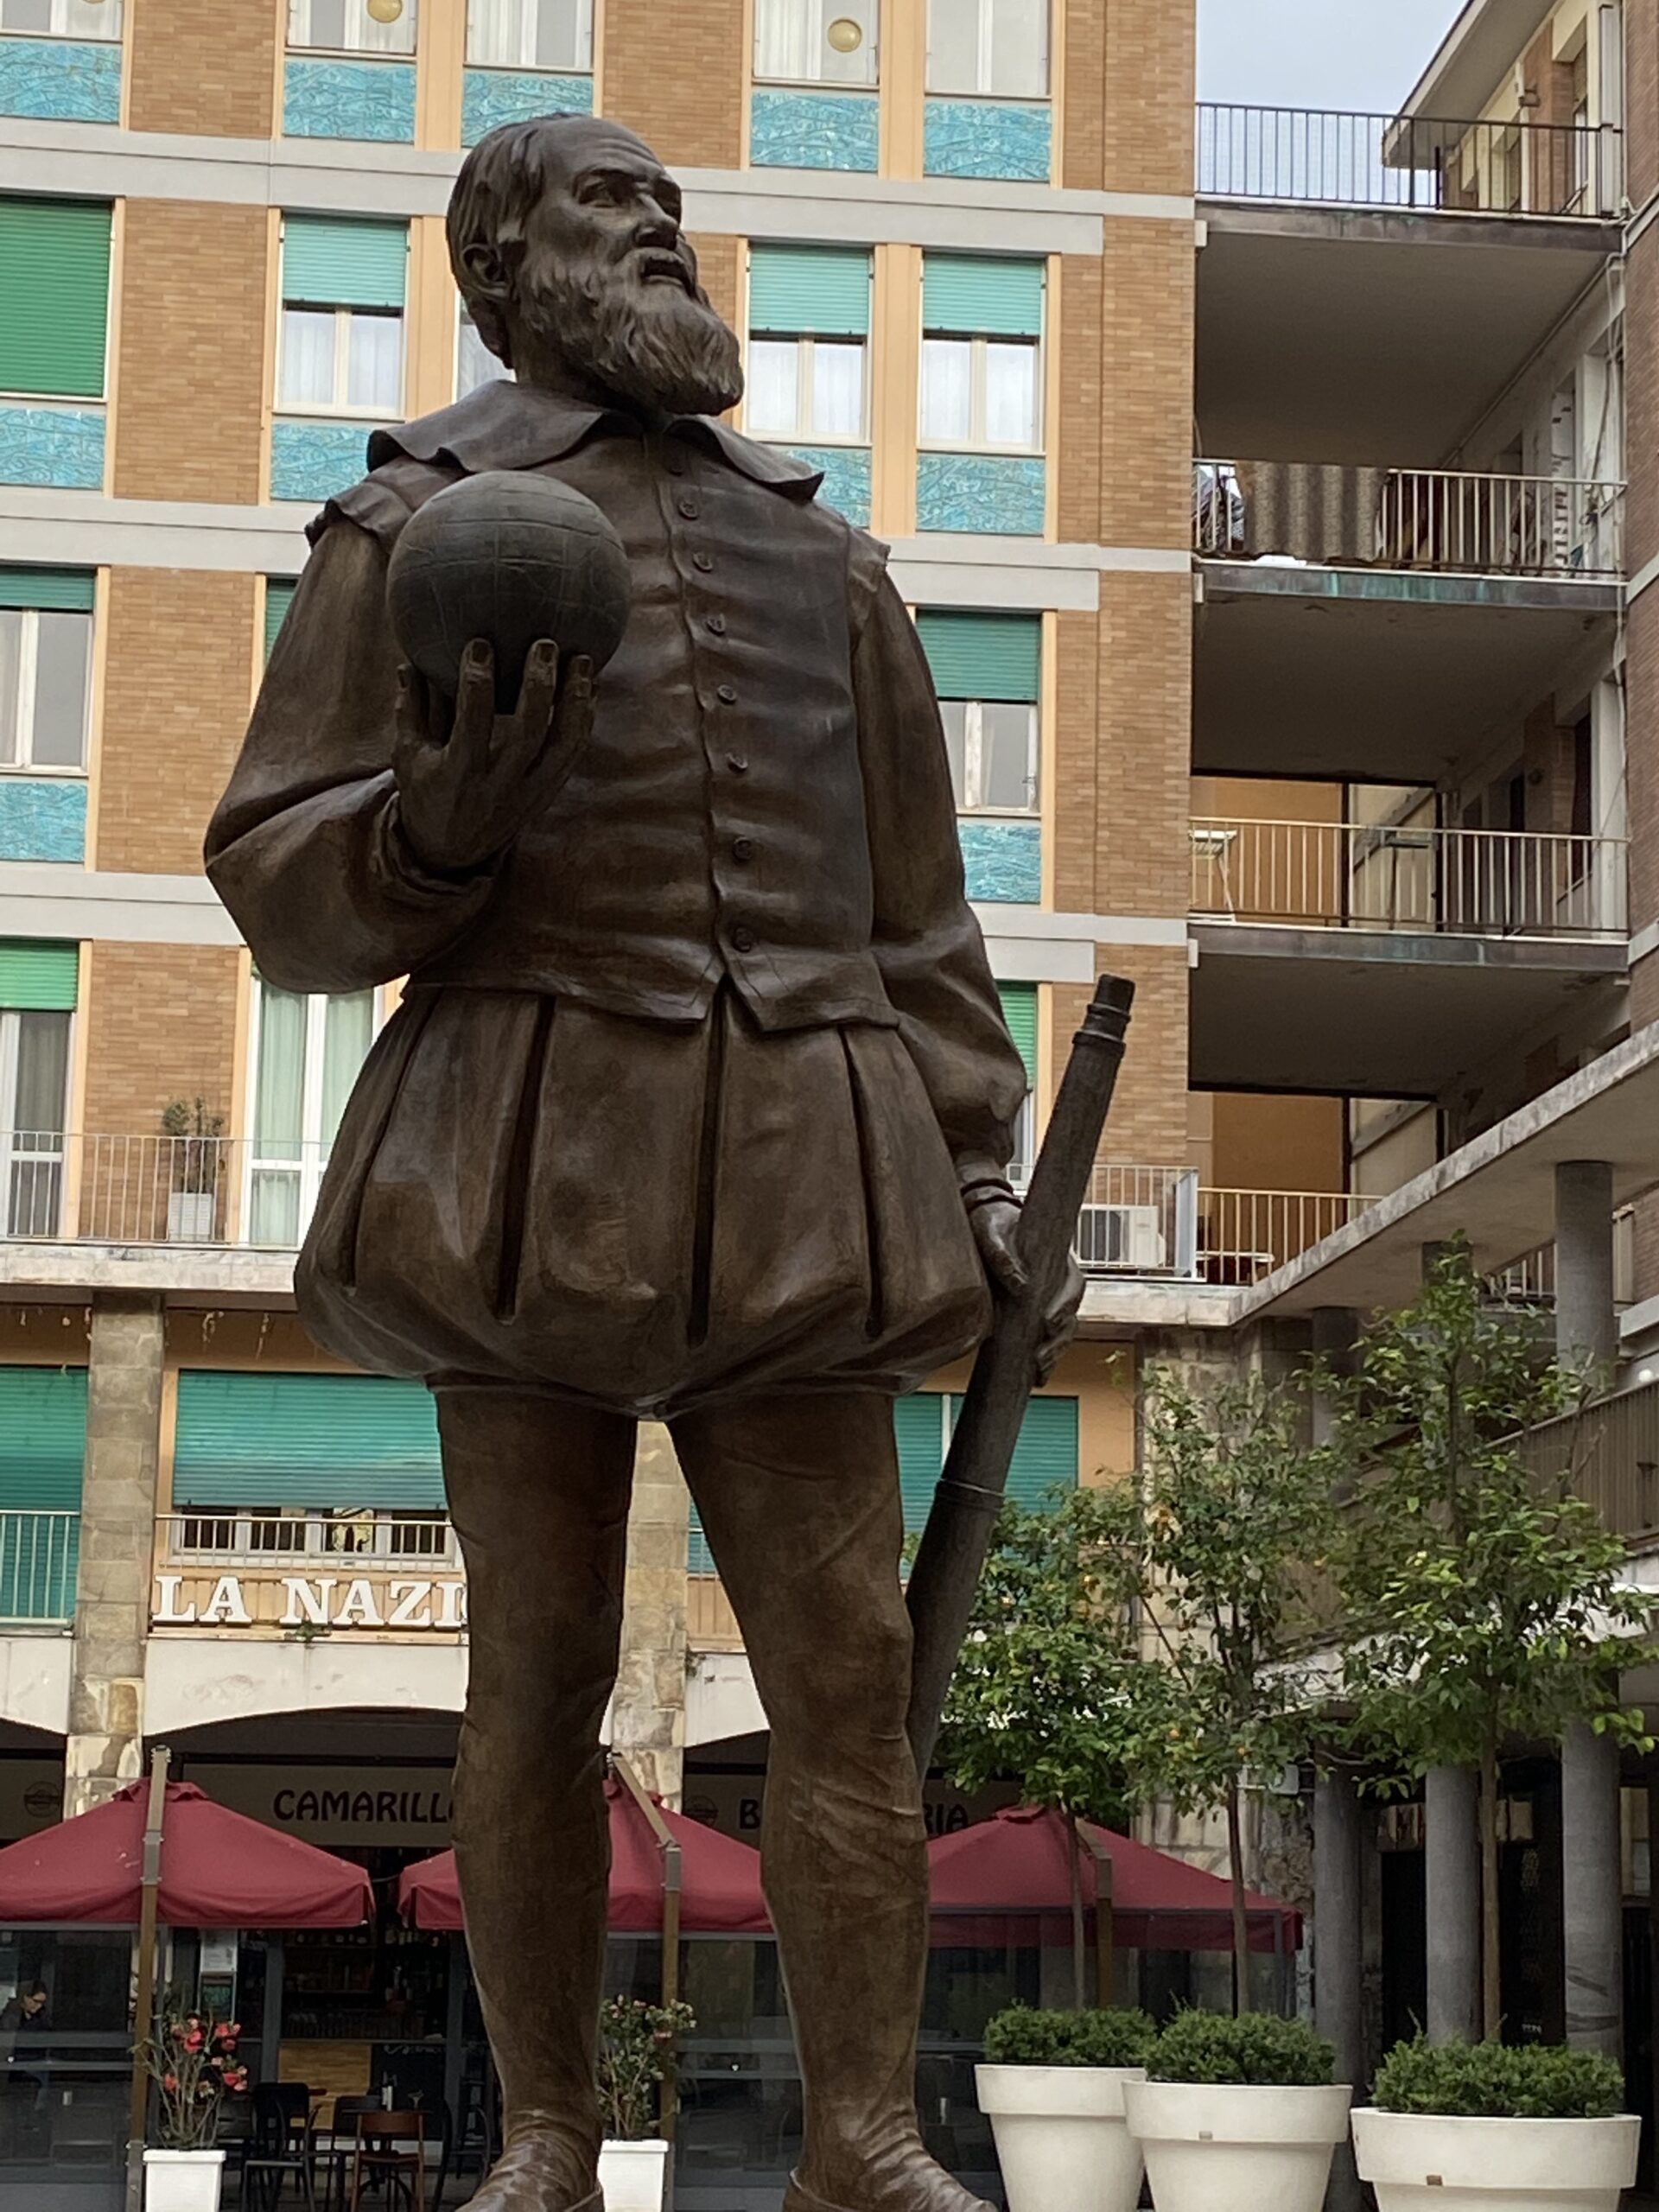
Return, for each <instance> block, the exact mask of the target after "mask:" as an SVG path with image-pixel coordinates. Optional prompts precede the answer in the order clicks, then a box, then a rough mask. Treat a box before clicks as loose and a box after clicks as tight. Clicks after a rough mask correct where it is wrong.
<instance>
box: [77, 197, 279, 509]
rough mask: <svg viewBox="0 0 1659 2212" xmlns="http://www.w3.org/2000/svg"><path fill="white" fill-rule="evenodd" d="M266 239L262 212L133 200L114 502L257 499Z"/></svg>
mask: <svg viewBox="0 0 1659 2212" xmlns="http://www.w3.org/2000/svg"><path fill="white" fill-rule="evenodd" d="M269 234H270V226H269V223H268V220H267V218H266V214H265V211H264V208H263V207H198V206H196V205H194V204H192V203H187V202H185V201H181V200H129V201H128V202H127V213H126V227H125V230H124V234H123V246H122V257H121V311H120V317H119V321H118V325H117V328H118V334H119V343H120V349H121V350H120V377H119V382H118V385H117V388H116V389H117V395H118V396H117V402H116V418H115V490H116V496H117V497H118V499H222V500H227V501H248V502H251V501H254V500H257V499H258V497H259V448H260V414H261V403H262V390H263V384H264V358H265V261H266V247H267V241H268V238H269Z"/></svg>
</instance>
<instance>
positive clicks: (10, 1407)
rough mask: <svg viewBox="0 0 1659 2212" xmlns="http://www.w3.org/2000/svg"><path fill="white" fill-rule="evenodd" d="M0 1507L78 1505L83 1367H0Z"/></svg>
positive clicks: (39, 1509) (73, 1508) (70, 1509)
mask: <svg viewBox="0 0 1659 2212" xmlns="http://www.w3.org/2000/svg"><path fill="white" fill-rule="evenodd" d="M0 1437H3V1438H4V1439H5V1447H4V1450H3V1452H0V1510H13V1511H16V1510H21V1511H23V1512H30V1511H33V1512H36V1513H78V1512H79V1510H80V1471H81V1463H82V1461H83V1460H84V1459H85V1458H86V1369H85V1368H84V1367H0Z"/></svg>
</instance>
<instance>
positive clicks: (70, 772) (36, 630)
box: [0, 607, 92, 781]
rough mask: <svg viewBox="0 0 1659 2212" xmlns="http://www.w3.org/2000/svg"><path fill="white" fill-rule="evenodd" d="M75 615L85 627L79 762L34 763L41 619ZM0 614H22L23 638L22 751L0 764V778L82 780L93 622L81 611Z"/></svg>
mask: <svg viewBox="0 0 1659 2212" xmlns="http://www.w3.org/2000/svg"><path fill="white" fill-rule="evenodd" d="M58 613H67V614H75V615H78V616H79V619H80V620H82V621H83V622H85V623H86V688H85V690H84V691H83V692H82V694H81V702H80V759H79V760H78V761H76V762H74V763H73V764H72V763H70V762H68V761H63V760H42V761H41V762H39V763H38V764H37V763H36V761H35V750H34V748H35V709H36V708H37V706H38V705H39V703H40V702H39V698H38V696H37V695H38V692H39V689H40V643H41V615H42V614H58ZM0 614H21V615H22V619H23V627H22V640H21V643H20V645H19V647H18V653H17V734H18V737H19V740H20V741H21V746H22V750H21V751H20V752H19V753H18V756H17V758H16V760H0V776H73V777H77V778H79V779H81V780H83V781H84V780H85V779H86V754H87V750H88V747H89V744H90V741H91V737H92V616H91V615H90V614H88V613H86V612H85V611H84V610H83V609H81V608H80V607H0Z"/></svg>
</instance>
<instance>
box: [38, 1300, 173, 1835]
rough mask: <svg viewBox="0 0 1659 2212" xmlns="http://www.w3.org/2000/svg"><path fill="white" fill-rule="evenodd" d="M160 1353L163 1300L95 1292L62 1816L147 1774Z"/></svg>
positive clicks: (162, 1348) (101, 1799)
mask: <svg viewBox="0 0 1659 2212" xmlns="http://www.w3.org/2000/svg"><path fill="white" fill-rule="evenodd" d="M164 1360H165V1334H164V1316H163V1313H162V1302H161V1300H159V1299H158V1298H149V1297H141V1296H130V1295H127V1294H121V1293H117V1292H113V1291H105V1292H100V1293H99V1294H98V1295H97V1296H96V1297H95V1298H94V1300H93V1301H92V1351H91V1355H90V1358H89V1362H88V1366H87V1375H86V1471H85V1474H84V1476H83V1478H82V1484H81V1495H80V1572H79V1591H78V1598H77V1603H76V1609H75V1642H74V1656H73V1662H72V1666H73V1674H72V1677H71V1682H70V1691H69V1737H68V1741H67V1744H66V1745H65V1746H64V1761H63V1808H64V1812H65V1814H66V1815H71V1814H74V1813H85V1812H87V1811H89V1810H90V1809H91V1808H92V1807H93V1806H94V1805H101V1804H102V1803H103V1802H105V1799H106V1798H109V1797H111V1796H114V1794H115V1792H116V1790H117V1789H119V1788H120V1786H121V1784H122V1783H124V1782H130V1781H132V1780H133V1779H134V1778H135V1777H137V1775H138V1774H139V1773H140V1772H141V1771H142V1770H143V1750H144V1746H143V1737H144V1638H145V1634H146V1630H147V1629H148V1626H149V1571H150V1561H151V1559H152V1557H153V1554H154V1549H155V1542H156V1471H157V1467H158V1464H159V1460H160V1454H161V1435H162V1369H163V1365H164Z"/></svg>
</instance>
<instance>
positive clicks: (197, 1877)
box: [0, 1782, 374, 1928]
mask: <svg viewBox="0 0 1659 2212" xmlns="http://www.w3.org/2000/svg"><path fill="white" fill-rule="evenodd" d="M147 1797H148V1785H147V1784H145V1783H138V1782H132V1783H128V1785H127V1787H126V1788H125V1789H122V1790H119V1791H118V1792H117V1794H116V1795H115V1796H113V1797H112V1798H111V1800H110V1802H108V1804H106V1805H99V1806H98V1807H97V1808H95V1809H94V1810H93V1811H92V1812H90V1813H82V1814H80V1815H78V1816H77V1817H76V1818H75V1819H74V1820H72V1821H60V1822H59V1823H58V1825H57V1826H56V1827H49V1828H43V1829H42V1830H41V1833H40V1834H38V1835H31V1836H25V1837H24V1838H23V1840H22V1842H21V1843H14V1844H12V1845H11V1846H10V1847H9V1848H7V1849H6V1850H4V1851H0V1927H15V1926H16V1925H18V1924H19V1923H24V1922H29V1921H55V1922H59V1923H73V1924H79V1923H93V1924H98V1925H102V1926H124V1925H127V1924H131V1925H134V1926H136V1925H137V1921H138V1914H139V1902H140V1900H139V1888H140V1874H141V1871H142V1867H143V1831H144V1815H145V1806H146V1802H147ZM373 1912H374V1892H373V1890H372V1887H371V1885H370V1882H369V1878H368V1876H367V1875H366V1874H365V1872H363V1870H362V1868H361V1867H360V1866H351V1865H350V1864H349V1863H348V1862H347V1861H346V1859H336V1858H335V1857H334V1854H333V1853H332V1852H327V1851H319V1850H318V1848H317V1847H316V1846H315V1844H312V1843H302V1842H301V1841H300V1840H299V1839H298V1837H296V1836H289V1835H282V1834H278V1833H277V1830H276V1829H275V1828H269V1827H265V1826H264V1822H263V1821H251V1820H249V1819H248V1818H247V1817H246V1815H245V1814H242V1813H232V1812H230V1811H228V1810H227V1809H226V1808H225V1807H224V1806H223V1805H216V1804H214V1802H213V1800H212V1798H211V1797H208V1796H205V1795H204V1794H203V1793H202V1791H201V1790H200V1789H197V1788H196V1786H195V1784H194V1783H189V1782H173V1783H168V1788H167V1810H166V1820H165V1827H164V1840H163V1843H162V1882H161V1897H160V1918H161V1920H162V1923H164V1924H165V1925H166V1926H168V1927H169V1928H356V1927H358V1926H359V1925H360V1924H361V1923H362V1922H364V1921H365V1920H369V1919H372V1916H373Z"/></svg>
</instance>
